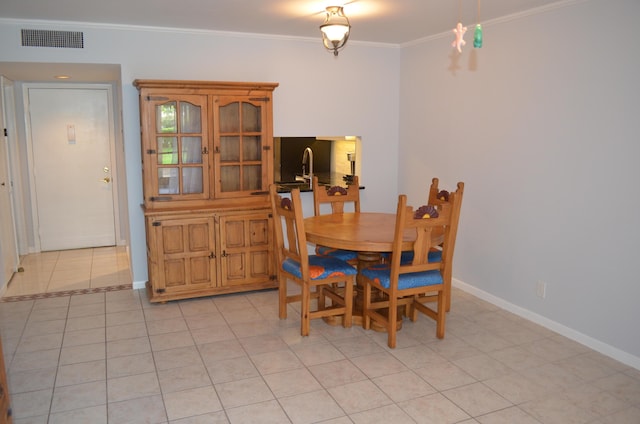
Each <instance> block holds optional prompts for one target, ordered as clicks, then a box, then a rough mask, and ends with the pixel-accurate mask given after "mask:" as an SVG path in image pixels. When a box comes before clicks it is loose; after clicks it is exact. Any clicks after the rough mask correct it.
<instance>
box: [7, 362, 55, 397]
mask: <svg viewBox="0 0 640 424" xmlns="http://www.w3.org/2000/svg"><path fill="white" fill-rule="evenodd" d="M56 373H57V368H56V367H52V368H44V369H36V370H26V371H15V372H10V373H9V374H8V379H9V381H8V382H7V384H8V385H9V387H10V394H11V396H13V395H15V394H17V393H25V392H33V391H36V390H43V389H52V388H53V385H54V383H55V380H56Z"/></svg>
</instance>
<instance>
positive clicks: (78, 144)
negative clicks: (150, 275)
mask: <svg viewBox="0 0 640 424" xmlns="http://www.w3.org/2000/svg"><path fill="white" fill-rule="evenodd" d="M24 98H25V109H26V111H25V113H26V118H27V119H26V123H27V128H26V132H27V150H28V152H29V155H28V156H29V168H30V169H31V170H32V172H30V175H29V179H30V186H31V202H32V205H34V207H33V208H32V220H33V228H34V235H35V248H36V251H53V250H68V249H80V248H88V247H98V246H113V245H115V244H116V234H119V228H118V226H119V222H118V221H119V220H118V213H116V211H117V198H118V196H117V194H116V191H117V185H116V184H114V175H117V174H116V173H115V172H114V169H113V164H114V163H115V148H114V144H115V141H114V130H113V128H114V121H113V119H114V118H113V116H112V115H113V110H114V109H113V100H112V87H111V85H108V84H35V83H34V84H25V85H24Z"/></svg>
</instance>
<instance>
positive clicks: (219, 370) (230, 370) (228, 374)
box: [207, 356, 260, 383]
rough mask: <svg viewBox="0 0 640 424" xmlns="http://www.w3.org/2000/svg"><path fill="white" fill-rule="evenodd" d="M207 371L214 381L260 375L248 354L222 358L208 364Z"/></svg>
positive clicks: (222, 381)
mask: <svg viewBox="0 0 640 424" xmlns="http://www.w3.org/2000/svg"><path fill="white" fill-rule="evenodd" d="M207 371H208V372H209V375H210V376H211V380H212V381H213V382H214V383H226V382H228V381H234V380H242V379H245V378H249V377H257V376H259V375H260V373H259V372H258V370H257V369H256V367H255V366H254V365H253V362H251V360H250V359H249V358H248V357H246V356H241V357H239V358H231V359H221V360H220V361H216V362H215V363H212V364H210V365H209V366H207Z"/></svg>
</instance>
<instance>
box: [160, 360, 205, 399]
mask: <svg viewBox="0 0 640 424" xmlns="http://www.w3.org/2000/svg"><path fill="white" fill-rule="evenodd" d="M158 380H159V381H160V388H161V389H162V393H172V392H179V391H182V390H186V389H195V388H198V387H207V386H211V380H210V379H209V375H208V374H207V369H206V368H205V367H204V365H191V366H188V367H180V368H172V369H170V370H162V371H158Z"/></svg>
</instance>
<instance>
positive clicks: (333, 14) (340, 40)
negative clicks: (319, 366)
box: [320, 6, 351, 56]
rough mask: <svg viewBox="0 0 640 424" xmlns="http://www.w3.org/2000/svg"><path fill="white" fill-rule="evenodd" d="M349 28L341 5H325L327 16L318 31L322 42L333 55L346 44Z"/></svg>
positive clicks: (347, 19)
mask: <svg viewBox="0 0 640 424" xmlns="http://www.w3.org/2000/svg"><path fill="white" fill-rule="evenodd" d="M350 30H351V25H350V24H349V18H347V17H346V16H345V14H344V10H343V8H342V6H329V7H327V17H326V19H325V20H324V23H323V24H322V25H320V31H321V32H322V44H324V46H325V48H326V49H327V50H329V51H332V52H333V55H334V56H338V51H339V50H341V49H342V48H343V47H344V46H345V44H347V40H348V39H349V32H350Z"/></svg>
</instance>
